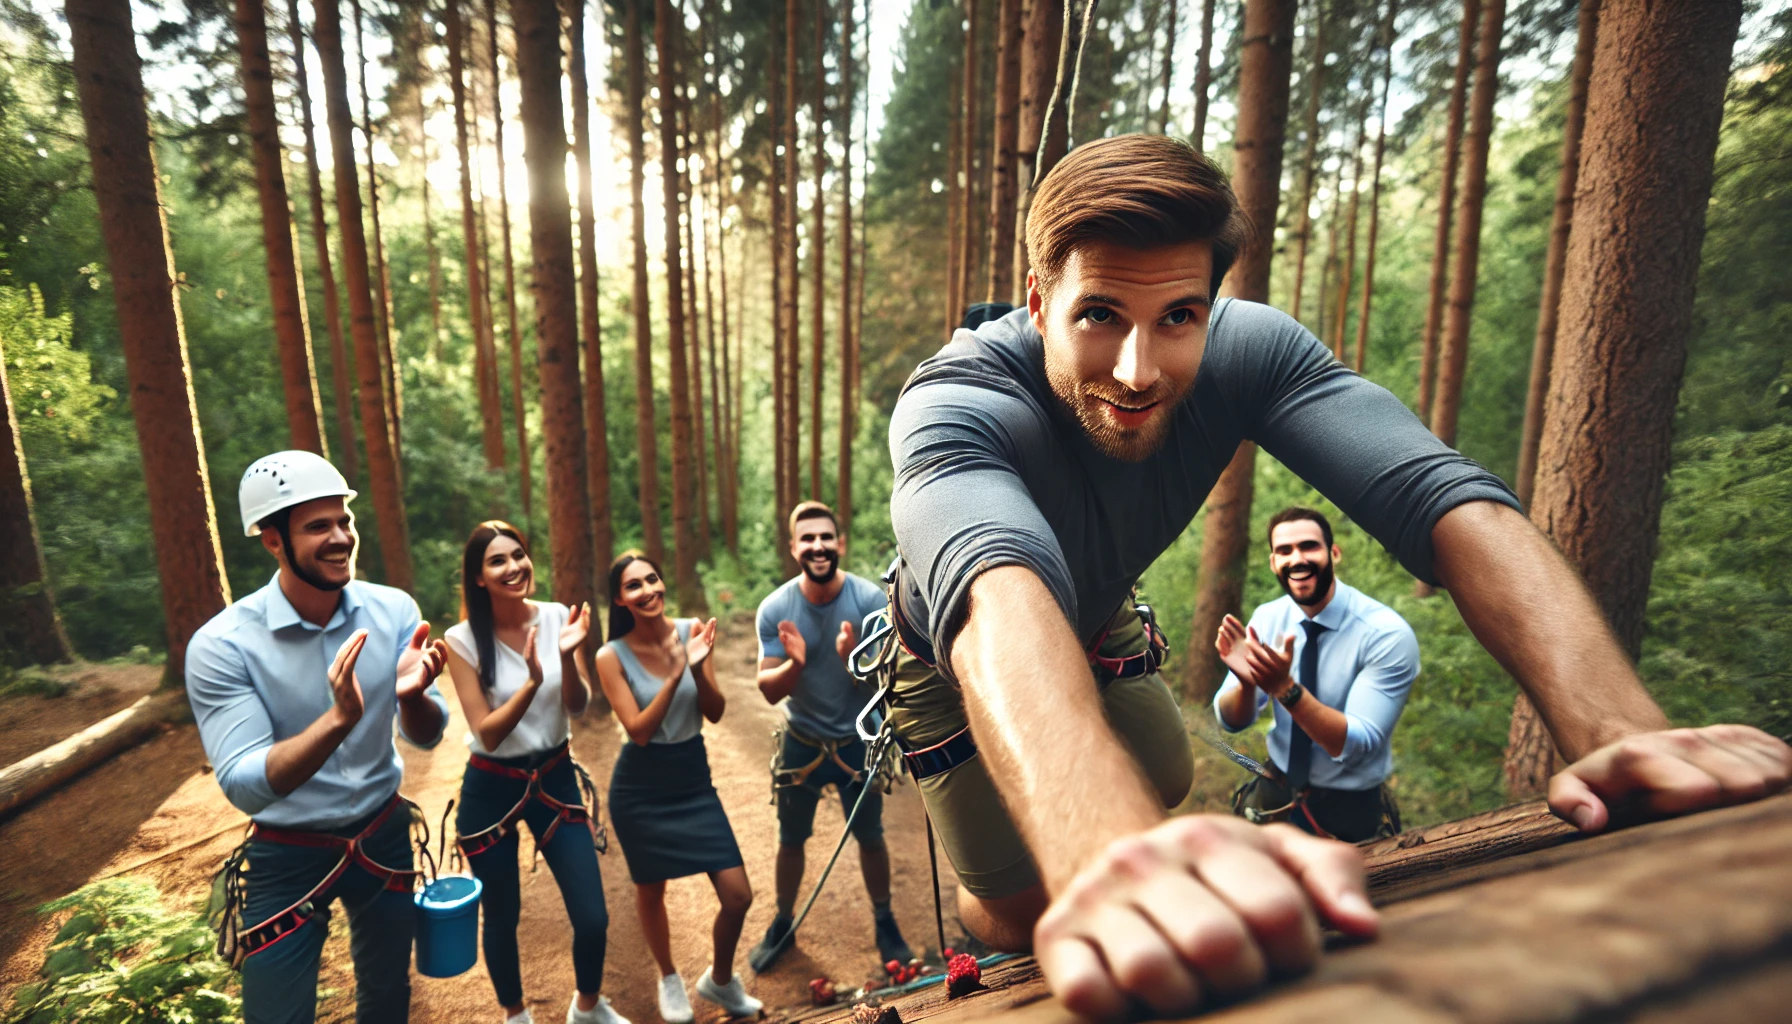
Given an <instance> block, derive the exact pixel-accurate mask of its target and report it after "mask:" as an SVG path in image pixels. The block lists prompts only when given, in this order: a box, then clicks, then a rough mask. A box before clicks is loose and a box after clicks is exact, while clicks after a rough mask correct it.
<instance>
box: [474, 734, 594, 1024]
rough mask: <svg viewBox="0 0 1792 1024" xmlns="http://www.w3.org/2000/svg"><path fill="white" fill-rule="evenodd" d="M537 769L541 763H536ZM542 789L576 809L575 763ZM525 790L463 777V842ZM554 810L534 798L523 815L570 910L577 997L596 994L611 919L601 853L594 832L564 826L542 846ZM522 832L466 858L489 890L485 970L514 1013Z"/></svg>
mask: <svg viewBox="0 0 1792 1024" xmlns="http://www.w3.org/2000/svg"><path fill="white" fill-rule="evenodd" d="M491 760H493V761H496V762H498V763H499V764H503V765H508V766H511V767H516V768H532V767H534V766H533V765H532V764H531V763H530V761H531V760H532V759H530V758H499V757H494V758H491ZM533 760H535V761H536V762H539V761H540V758H535V759H533ZM541 781H542V787H543V788H544V789H546V790H547V793H548V795H549V796H551V797H553V798H554V799H556V800H559V801H561V802H562V803H569V804H577V803H580V802H581V800H582V795H581V794H580V792H579V782H578V775H577V773H576V772H574V771H573V767H572V761H571V759H570V758H569V759H563V760H562V761H561V762H560V763H559V764H557V765H555V766H554V768H553V769H552V770H551V771H549V772H548V773H547V775H545V776H543V778H542V780H541ZM527 787H528V783H526V782H524V781H522V780H521V779H510V778H505V777H504V776H502V775H496V774H493V773H492V772H488V771H482V770H480V769H478V768H474V767H473V766H471V765H468V766H467V772H466V774H465V775H463V776H461V782H460V812H459V813H458V814H457V815H456V816H455V824H456V825H457V826H458V827H459V829H460V834H461V835H463V836H466V835H472V834H473V833H475V832H479V831H481V830H483V829H486V828H489V827H490V826H491V825H493V824H495V823H496V822H497V821H499V820H500V819H501V818H503V817H504V815H505V813H506V812H508V811H509V810H510V809H511V808H512V807H514V806H515V805H516V802H517V801H518V800H520V799H522V797H523V792H524V790H525V789H526V788H527ZM554 820H555V814H554V810H553V808H551V807H549V806H548V805H547V804H544V803H542V802H541V801H540V800H536V799H533V798H531V799H530V800H529V803H528V804H527V805H526V806H525V808H524V810H523V821H525V822H528V824H529V833H530V834H531V835H533V836H534V837H535V842H536V843H537V845H538V848H539V849H540V851H541V854H542V856H543V857H544V858H545V859H546V860H547V862H548V868H549V870H551V871H553V873H554V881H555V882H557V883H558V884H559V886H560V898H561V899H562V900H563V901H564V902H565V903H566V916H567V917H568V918H569V919H570V920H571V921H572V967H573V974H574V977H575V978H576V979H577V982H578V987H579V991H580V992H596V991H598V989H599V988H601V987H602V985H603V981H604V950H605V944H606V942H607V940H608V934H609V929H610V913H609V911H608V910H607V909H606V908H605V906H604V878H603V873H602V871H601V870H600V869H599V868H598V864H597V850H596V848H595V847H593V846H592V845H591V829H590V827H589V826H587V825H584V824H573V823H570V822H569V823H566V824H562V825H561V826H560V828H559V829H557V830H556V831H555V832H554V838H553V840H552V841H550V842H549V843H547V844H546V845H545V846H542V845H540V843H541V837H542V836H543V835H545V834H547V830H548V827H549V826H550V825H552V824H553V823H554ZM520 832H521V829H520V828H519V829H514V830H512V831H511V832H510V833H509V834H508V835H506V836H505V837H504V838H503V839H502V840H500V841H499V842H498V844H497V845H496V846H493V847H491V848H490V849H488V850H485V851H483V852H481V853H480V854H478V855H477V856H474V857H469V858H467V863H468V866H469V867H471V868H472V869H473V874H474V876H475V877H477V878H478V879H479V881H480V882H481V883H483V884H484V886H485V891H484V893H483V894H482V895H481V897H480V902H482V903H483V904H484V905H485V921H484V922H483V925H482V930H481V937H482V939H483V945H484V947H485V969H486V971H487V972H488V973H489V974H490V975H491V977H492V988H493V989H495V990H496V991H497V994H498V1003H499V1004H500V1005H502V1006H515V1005H516V1004H517V1003H520V1002H522V1001H523V976H522V968H521V967H520V965H519V963H518V958H517V949H516V927H517V921H518V919H519V918H520V917H521V914H522V889H521V885H520V882H519V878H518V869H517V862H516V856H517V846H518V843H519V839H518V836H519V834H520Z"/></svg>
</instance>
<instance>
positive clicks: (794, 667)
mask: <svg viewBox="0 0 1792 1024" xmlns="http://www.w3.org/2000/svg"><path fill="white" fill-rule="evenodd" d="M802 678H803V666H802V665H801V664H799V663H798V662H797V660H796V659H795V658H785V659H784V660H783V661H782V662H781V663H779V664H777V665H774V666H773V667H771V668H762V669H760V670H759V680H758V682H759V692H760V693H763V694H765V700H766V703H768V704H776V703H778V702H779V701H781V700H783V699H784V698H786V697H788V696H790V694H791V692H792V691H793V690H795V689H796V684H797V681H798V680H800V679H802Z"/></svg>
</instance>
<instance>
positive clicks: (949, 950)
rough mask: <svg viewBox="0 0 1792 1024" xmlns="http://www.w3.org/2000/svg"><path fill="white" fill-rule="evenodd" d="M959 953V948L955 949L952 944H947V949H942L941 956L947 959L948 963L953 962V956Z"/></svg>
mask: <svg viewBox="0 0 1792 1024" xmlns="http://www.w3.org/2000/svg"><path fill="white" fill-rule="evenodd" d="M957 955H958V950H956V949H953V948H952V947H951V946H947V947H946V948H945V949H943V950H941V951H940V958H941V959H943V960H945V961H946V962H947V963H951V962H952V958H953V957H955V956H957Z"/></svg>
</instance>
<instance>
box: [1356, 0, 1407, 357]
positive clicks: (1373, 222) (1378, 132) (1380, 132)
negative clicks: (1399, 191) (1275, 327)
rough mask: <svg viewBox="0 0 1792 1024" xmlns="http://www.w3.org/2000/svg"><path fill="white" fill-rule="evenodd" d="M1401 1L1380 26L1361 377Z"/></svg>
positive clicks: (1360, 321)
mask: <svg viewBox="0 0 1792 1024" xmlns="http://www.w3.org/2000/svg"><path fill="white" fill-rule="evenodd" d="M1398 6H1399V2H1398V0H1388V10H1387V14H1386V15H1385V16H1384V17H1383V20H1382V23H1381V57H1382V71H1381V106H1380V108H1379V113H1377V114H1376V116H1375V124H1376V128H1375V169H1374V171H1372V172H1371V174H1370V176H1371V177H1372V178H1373V179H1374V183H1373V184H1371V185H1370V186H1369V237H1368V239H1367V244H1366V245H1365V249H1366V252H1365V254H1364V256H1363V293H1362V299H1361V302H1360V304H1359V306H1358V309H1357V314H1356V358H1355V360H1354V368H1355V369H1356V372H1358V373H1362V372H1363V366H1364V363H1365V360H1366V359H1367V352H1368V348H1369V302H1370V299H1371V298H1373V297H1374V294H1375V242H1376V236H1377V235H1378V234H1379V233H1380V231H1381V158H1382V154H1383V153H1385V152H1386V150H1387V144H1388V90H1389V88H1390V87H1391V86H1392V85H1393V84H1394V9H1395V8H1396V7H1398Z"/></svg>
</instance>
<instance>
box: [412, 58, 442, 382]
mask: <svg viewBox="0 0 1792 1024" xmlns="http://www.w3.org/2000/svg"><path fill="white" fill-rule="evenodd" d="M417 45H419V46H421V45H422V43H421V42H420V41H419V42H418V43H417ZM422 59H423V58H422V57H421V56H419V57H418V62H419V64H420V65H421V63H422ZM417 144H418V146H419V147H421V148H422V150H423V152H422V154H421V155H422V158H423V165H422V166H421V167H420V168H419V169H418V174H417V181H418V184H419V185H420V186H421V187H422V191H423V197H422V198H423V258H424V262H425V263H426V264H427V266H428V271H429V348H430V353H431V354H432V355H433V356H434V357H435V360H436V362H438V363H439V362H441V361H442V341H443V338H442V257H441V253H440V252H439V251H437V249H436V221H435V210H434V207H433V205H432V204H431V203H430V201H429V165H430V154H429V111H428V110H426V109H425V108H424V106H423V85H422V83H421V82H420V83H418V86H417Z"/></svg>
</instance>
